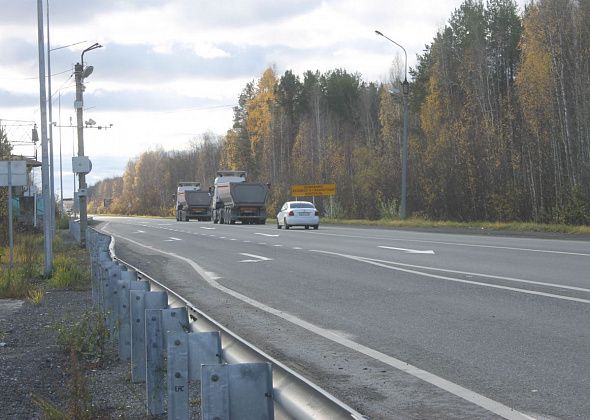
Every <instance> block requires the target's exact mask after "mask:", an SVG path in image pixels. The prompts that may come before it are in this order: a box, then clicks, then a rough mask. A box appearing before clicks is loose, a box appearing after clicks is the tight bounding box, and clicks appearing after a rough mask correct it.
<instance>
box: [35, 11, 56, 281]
mask: <svg viewBox="0 0 590 420" xmlns="http://www.w3.org/2000/svg"><path fill="white" fill-rule="evenodd" d="M37 43H38V48H39V107H40V111H41V150H42V158H41V160H42V165H41V184H42V189H43V205H44V207H45V208H44V211H43V239H44V248H45V276H46V277H50V276H51V274H52V271H53V255H52V240H53V237H52V235H51V208H52V207H51V195H50V193H49V161H48V160H49V152H48V150H47V100H46V98H47V97H46V92H45V52H44V50H43V46H44V44H45V40H44V37H43V2H42V0H37Z"/></svg>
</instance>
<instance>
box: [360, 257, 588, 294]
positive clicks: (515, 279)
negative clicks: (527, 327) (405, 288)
mask: <svg viewBox="0 0 590 420" xmlns="http://www.w3.org/2000/svg"><path fill="white" fill-rule="evenodd" d="M361 258H363V259H365V260H369V261H375V262H380V263H384V264H391V265H400V266H403V267H412V268H420V269H422V270H430V271H441V272H443V273H454V274H463V275H465V276H466V277H471V278H472V277H484V278H488V279H497V280H506V281H513V282H518V283H526V284H535V285H538V286H546V287H555V288H558V289H568V290H575V291H578V292H585V293H590V289H585V288H583V287H576V286H567V285H564V284H557V283H545V282H542V281H535V280H525V279H518V278H515V277H504V276H494V275H492V274H483V273H474V272H471V271H459V270H449V269H446V268H436V267H428V266H424V265H414V264H404V263H400V262H396V261H384V260H378V259H375V258H368V257H361Z"/></svg>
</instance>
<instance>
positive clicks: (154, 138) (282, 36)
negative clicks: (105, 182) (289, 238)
mask: <svg viewBox="0 0 590 420" xmlns="http://www.w3.org/2000/svg"><path fill="white" fill-rule="evenodd" d="M524 2H525V0H518V2H517V3H518V4H519V6H520V7H521V8H522V7H523V4H524ZM461 3H462V1H461V0H414V1H407V0H404V1H402V0H324V1H312V0H283V1H279V0H277V1H271V0H231V1H229V0H227V1H226V0H216V1H204V0H96V1H80V0H53V1H51V0H50V4H49V13H50V41H51V48H56V47H60V46H65V45H69V44H73V43H77V42H80V41H86V42H85V43H82V44H78V45H75V46H72V47H70V48H63V49H58V50H56V51H53V52H52V53H51V73H52V74H53V77H52V91H53V93H54V97H53V104H54V105H53V120H54V121H55V122H58V116H59V114H60V110H61V125H69V121H70V117H72V119H73V121H74V122H75V114H74V108H73V101H74V86H73V84H74V83H73V76H72V68H73V65H74V64H75V63H76V62H77V61H79V60H80V53H81V51H82V50H83V49H84V48H86V47H88V46H90V45H91V44H93V43H94V42H99V43H100V44H102V45H103V48H100V49H97V50H94V51H90V52H88V53H86V55H85V56H84V58H85V60H84V61H85V62H86V63H87V64H89V65H92V66H94V72H93V73H92V75H91V76H89V77H88V78H87V79H86V82H85V85H86V91H85V93H84V106H85V108H86V110H85V113H84V119H85V120H88V119H89V118H91V119H93V120H94V121H96V122H97V125H110V124H113V127H112V128H111V129H109V130H96V129H93V130H90V129H88V130H85V154H86V155H88V156H89V157H90V159H91V160H92V162H93V170H92V172H91V173H90V174H89V176H88V177H87V181H88V182H89V183H90V184H92V183H94V182H96V181H97V180H99V179H102V178H105V177H108V176H114V175H122V173H123V171H124V168H125V164H126V163H127V161H128V160H129V159H131V158H134V157H136V156H138V155H139V154H141V152H143V151H145V150H148V149H154V148H156V147H158V146H161V147H162V148H164V149H166V150H172V149H176V150H180V149H185V148H187V147H188V145H189V142H190V141H191V140H193V139H195V138H196V137H198V136H199V135H200V134H202V133H204V132H207V131H211V132H213V133H216V134H221V135H223V134H225V132H226V131H227V130H228V129H229V128H230V127H231V123H232V106H233V105H235V104H236V102H237V98H238V96H239V94H240V92H241V90H242V89H243V88H244V86H245V84H246V83H247V82H249V81H252V80H255V79H257V78H259V77H260V75H261V74H262V72H263V71H264V69H265V68H267V67H268V66H271V65H274V66H275V67H276V69H277V72H278V75H279V76H280V75H281V74H283V73H284V72H285V71H286V70H293V71H294V72H295V73H296V74H299V75H301V74H302V73H303V72H304V71H306V70H320V71H322V72H324V71H327V70H331V69H336V68H344V69H346V70H347V71H349V72H352V73H354V72H358V73H360V74H361V75H362V78H363V80H365V81H367V82H370V81H377V82H379V81H385V80H386V79H387V74H388V71H389V68H390V67H391V64H392V61H393V60H394V58H395V57H396V55H398V54H399V55H400V58H402V59H403V53H402V51H401V49H399V48H398V47H396V46H395V45H393V44H391V43H389V42H388V41H387V40H385V39H384V38H381V37H378V36H377V35H375V32H374V31H375V29H379V30H380V31H381V32H383V33H384V34H385V35H387V36H389V37H390V38H392V39H394V40H395V41H397V42H398V43H400V44H402V45H403V46H404V47H405V48H406V50H407V52H408V65H409V66H410V67H412V66H414V65H415V63H416V54H420V53H421V52H422V50H423V49H424V45H425V44H429V43H430V42H431V40H432V39H433V37H434V36H435V35H436V32H437V31H438V30H439V29H440V28H442V27H443V26H444V25H445V23H446V22H447V20H448V19H449V17H450V16H451V13H452V12H453V10H454V9H456V8H457V7H458V6H459V5H460V4H461ZM43 7H44V12H46V11H47V9H46V7H47V3H46V0H43ZM45 42H47V38H45ZM0 51H1V52H2V53H1V54H0V120H2V124H4V125H6V128H7V131H8V134H9V140H13V141H20V140H27V138H29V139H30V126H27V125H26V123H16V122H14V121H8V120H21V121H35V122H37V124H39V121H40V111H39V81H38V57H39V55H38V46H37V1H36V0H0ZM58 91H59V92H60V93H61V107H59V106H58V94H57V92H58ZM19 124H24V125H19ZM54 138H55V143H54V153H55V154H54V156H55V165H54V166H55V169H56V176H55V179H56V181H55V184H56V190H57V192H58V193H59V131H58V130H57V128H56V129H55V130H54ZM74 140H75V139H74V136H73V130H72V129H70V128H62V130H61V141H62V159H63V173H64V197H71V195H72V193H71V191H72V189H73V186H72V174H71V156H72V149H73V144H74ZM15 153H23V154H26V155H27V154H28V155H31V154H33V153H34V152H33V149H32V147H27V146H22V145H20V144H19V145H17V147H16V148H15ZM38 155H39V159H40V157H41V150H40V148H39V150H38ZM39 184H40V182H39Z"/></svg>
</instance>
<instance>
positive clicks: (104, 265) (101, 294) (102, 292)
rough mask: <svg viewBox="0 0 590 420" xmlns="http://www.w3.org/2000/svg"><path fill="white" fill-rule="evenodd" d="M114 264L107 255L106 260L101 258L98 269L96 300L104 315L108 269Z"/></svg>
mask: <svg viewBox="0 0 590 420" xmlns="http://www.w3.org/2000/svg"><path fill="white" fill-rule="evenodd" d="M114 265H115V262H114V261H113V260H111V258H110V257H108V259H107V260H103V261H102V262H101V269H100V270H99V273H100V276H99V285H98V302H99V307H100V308H101V309H102V311H103V312H104V313H105V316H106V310H107V302H106V297H107V288H108V283H109V270H110V268H111V267H112V266H114Z"/></svg>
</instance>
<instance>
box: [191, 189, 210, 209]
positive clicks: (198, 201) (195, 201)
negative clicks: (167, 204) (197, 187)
mask: <svg viewBox="0 0 590 420" xmlns="http://www.w3.org/2000/svg"><path fill="white" fill-rule="evenodd" d="M185 199H186V203H187V204H188V205H189V206H197V207H203V206H204V207H209V204H210V202H211V196H210V195H209V193H208V192H207V191H187V192H185Z"/></svg>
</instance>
